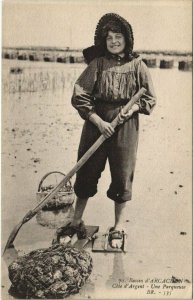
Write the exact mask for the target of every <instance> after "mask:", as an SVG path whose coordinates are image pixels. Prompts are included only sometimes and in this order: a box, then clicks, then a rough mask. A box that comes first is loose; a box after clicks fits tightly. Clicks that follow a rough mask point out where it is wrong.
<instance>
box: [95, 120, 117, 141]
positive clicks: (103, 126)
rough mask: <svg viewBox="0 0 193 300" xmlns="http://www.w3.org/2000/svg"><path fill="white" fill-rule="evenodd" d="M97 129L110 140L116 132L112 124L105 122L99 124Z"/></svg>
mask: <svg viewBox="0 0 193 300" xmlns="http://www.w3.org/2000/svg"><path fill="white" fill-rule="evenodd" d="M97 127H98V129H99V131H100V133H102V134H103V135H104V137H105V138H109V137H110V136H111V135H112V134H113V133H114V132H115V130H114V128H113V127H112V126H111V123H108V122H105V121H103V120H101V121H100V122H99V123H98V126H97Z"/></svg>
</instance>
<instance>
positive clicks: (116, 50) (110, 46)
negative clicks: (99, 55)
mask: <svg viewBox="0 0 193 300" xmlns="http://www.w3.org/2000/svg"><path fill="white" fill-rule="evenodd" d="M106 43H107V50H108V51H109V52H110V53H112V54H118V55H123V54H124V49H125V37H124V35H123V34H122V33H119V32H113V31H109V32H108V35H107V37H106Z"/></svg>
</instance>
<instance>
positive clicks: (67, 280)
mask: <svg viewBox="0 0 193 300" xmlns="http://www.w3.org/2000/svg"><path fill="white" fill-rule="evenodd" d="M92 267H93V265H92V258H91V256H90V254H89V253H87V252H86V251H84V250H78V249H76V248H73V247H70V246H66V247H65V246H63V245H59V244H56V245H53V246H52V247H50V248H47V249H39V250H35V251H32V252H30V253H29V254H26V255H24V256H22V257H19V258H18V259H17V260H16V261H14V262H13V263H12V264H11V265H10V266H9V268H8V270H9V278H10V280H11V283H12V285H11V287H10V290H9V293H10V294H11V295H13V296H15V297H19V298H22V299H32V298H36V299H45V298H47V299H63V298H65V297H68V296H69V295H71V294H75V293H78V292H79V290H80V289H81V287H82V286H83V285H84V284H85V282H86V280H87V279H88V277H89V275H90V274H91V272H92Z"/></svg>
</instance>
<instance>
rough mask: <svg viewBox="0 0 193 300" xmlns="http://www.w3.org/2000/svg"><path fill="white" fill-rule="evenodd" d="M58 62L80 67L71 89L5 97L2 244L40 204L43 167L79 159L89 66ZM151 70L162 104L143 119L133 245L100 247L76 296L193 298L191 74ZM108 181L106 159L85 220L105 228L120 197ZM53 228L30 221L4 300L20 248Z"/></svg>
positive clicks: (47, 238) (34, 244) (43, 243)
mask: <svg viewBox="0 0 193 300" xmlns="http://www.w3.org/2000/svg"><path fill="white" fill-rule="evenodd" d="M18 63H19V62H18ZM18 63H17V64H18ZM9 65H11V63H10V62H9ZM9 65H8V67H9ZM51 65H52V66H54V67H55V68H60V70H61V69H62V70H63V71H64V73H65V71H66V70H67V69H68V71H69V68H71V69H72V71H70V72H72V74H73V76H72V80H69V81H67V84H66V87H65V88H64V89H58V90H55V91H52V92H51V91H42V92H31V93H26V92H25V93H24V92H23V93H20V94H19V93H15V94H13V93H11V94H9V93H7V92H6V93H4V94H3V97H2V105H3V107H2V109H3V115H2V249H3V248H4V246H5V243H6V241H7V238H8V236H9V234H10V232H11V230H12V229H13V227H14V226H15V225H16V224H17V223H18V222H20V221H21V219H22V218H23V217H24V215H25V213H27V211H28V210H30V209H33V208H34V207H35V206H36V204H37V199H36V192H37V188H38V184H39V182H40V180H41V178H42V177H43V176H44V174H46V173H47V172H50V171H55V170H58V171H62V172H64V173H66V172H67V171H69V170H70V169H71V168H72V167H73V166H74V164H75V163H76V155H77V149H78V144H79V137H80V133H81V127H82V124H83V121H82V120H81V119H80V117H79V115H78V113H77V112H76V111H75V110H74V109H73V108H72V107H71V104H70V96H71V94H72V88H73V80H74V79H75V77H76V75H77V74H78V73H80V72H81V70H82V69H83V67H82V68H81V67H78V68H79V69H78V71H77V69H76V71H74V70H73V68H75V66H73V67H72V66H70V67H69V66H67V65H63V66H61V65H60V66H59V67H58V65H57V66H56V64H48V65H46V63H44V68H46V66H49V68H50V66H51ZM33 66H35V64H34V65H33ZM65 68H67V69H65ZM150 71H151V74H152V78H153V82H154V86H155V90H156V94H157V97H158V104H157V106H156V108H155V110H154V111H153V113H152V115H151V116H144V115H141V116H140V140H139V147H138V156H137V164H136V172H135V178H134V186H133V199H132V201H131V202H130V203H129V207H128V218H127V222H126V227H127V251H128V252H127V253H126V254H112V253H110V254H104V253H101V254H98V253H96V254H93V253H92V254H91V255H92V257H93V261H94V269H93V273H92V274H91V277H90V279H89V281H88V283H87V284H86V286H85V287H84V288H83V289H82V291H81V293H80V294H77V295H75V296H73V297H72V298H77V299H88V298H93V299H96V298H97V299H110V298H112V299H123V298H128V299H131V298H141V299H149V298H152V299H155V297H158V298H160V299H162V298H171V297H173V298H175V299H177V298H179V299H191V281H192V268H191V266H192V262H191V253H192V243H191V237H192V232H191V230H192V229H191V228H192V226H191V225H192V219H191V182H192V181H191V84H192V83H191V73H190V72H180V71H178V70H177V69H176V68H174V69H172V70H160V69H158V68H156V69H151V70H150ZM73 182H74V177H73V179H72V183H73ZM109 183H110V173H109V168H108V165H107V167H106V169H105V171H104V173H103V175H102V178H101V180H100V182H99V186H98V193H97V195H96V196H95V197H93V198H92V199H90V201H89V203H88V206H87V208H86V211H85V215H84V221H85V223H86V224H90V225H100V226H101V230H105V229H106V228H107V227H109V226H110V225H112V224H113V218H114V211H113V202H112V201H111V200H110V199H108V198H107V196H106V190H107V189H108V185H109ZM54 233H55V230H54V229H50V228H46V227H43V226H40V225H39V224H38V223H37V221H36V218H33V219H32V220H30V221H29V222H28V223H26V224H25V225H23V227H22V228H21V230H20V231H19V233H18V236H17V237H16V239H15V242H14V245H15V249H12V253H11V252H9V253H7V254H6V255H5V257H4V258H2V299H12V297H11V296H9V295H8V288H9V286H10V282H9V279H8V276H7V266H8V264H9V263H10V262H11V261H12V260H13V259H14V258H15V257H17V255H22V254H24V253H27V252H29V251H31V250H34V249H39V248H42V247H48V246H50V244H51V241H52V238H53V236H54ZM88 251H90V248H89V249H88ZM172 276H174V277H175V278H180V279H182V280H183V281H182V283H181V284H179V285H180V286H182V285H184V286H185V288H178V289H172V290H171V288H168V287H164V286H163V284H164V283H163V280H164V279H171V278H172ZM155 278H157V279H159V280H160V281H162V282H159V284H158V283H157V285H160V287H157V288H156V287H155V286H151V284H150V280H153V279H155ZM148 280H149V281H148ZM154 283H155V282H154ZM131 284H136V285H138V288H137V287H134V286H131ZM171 285H172V284H171ZM174 285H175V284H173V286H174ZM140 286H141V287H140ZM149 290H153V292H152V293H153V294H150V292H148V291H149ZM167 292H171V294H169V293H168V294H167Z"/></svg>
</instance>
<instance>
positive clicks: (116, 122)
mask: <svg viewBox="0 0 193 300" xmlns="http://www.w3.org/2000/svg"><path fill="white" fill-rule="evenodd" d="M145 91H146V89H145V88H141V89H140V90H139V92H138V93H136V94H135V95H134V96H133V97H132V98H131V100H130V101H129V102H128V103H127V104H126V105H125V106H124V108H123V112H124V113H127V111H128V110H129V109H130V108H131V107H132V106H133V104H134V103H136V102H137V101H138V100H139V99H140V97H141V96H142V95H143V94H144V93H145ZM111 125H112V126H113V128H115V127H116V126H117V125H119V115H118V116H117V117H116V118H115V119H114V120H113V122H112V123H111ZM105 140H106V138H105V137H104V135H101V136H100V137H99V138H98V140H97V141H96V142H95V143H94V144H93V145H92V146H91V148H90V149H89V150H88V151H87V152H86V153H85V154H84V155H83V156H82V157H81V159H80V160H79V161H78V162H77V163H76V165H75V166H74V167H73V168H72V169H71V170H70V172H68V173H67V175H66V176H65V177H64V178H63V179H62V181H61V182H60V183H59V184H58V185H57V186H56V187H55V188H54V189H53V190H51V191H50V193H48V194H47V195H46V196H45V197H44V199H43V200H42V201H41V202H40V203H39V204H38V205H37V206H36V207H35V208H34V209H33V210H31V211H29V212H28V213H27V214H26V215H25V217H24V218H23V220H22V221H21V222H20V223H19V224H18V225H16V226H15V228H14V229H13V230H12V232H11V234H10V236H9V239H8V241H7V244H6V246H5V250H6V249H7V248H9V247H10V245H11V244H12V243H13V241H14V239H15V237H16V235H17V233H18V231H19V229H20V228H21V226H22V225H23V224H24V223H26V222H27V221H29V220H30V219H31V218H32V217H33V216H35V215H36V214H37V212H38V211H39V210H40V209H41V208H42V207H44V206H45V205H46V203H47V202H48V201H49V200H50V199H52V198H53V197H54V196H55V195H56V194H57V193H58V192H59V191H60V189H61V188H62V187H63V186H64V185H65V184H66V183H67V182H68V181H69V180H70V178H71V177H72V176H73V175H74V174H75V173H76V172H77V171H78V170H79V169H80V168H81V167H82V166H83V165H84V164H85V162H86V161H87V160H88V159H89V158H90V157H91V156H92V154H93V153H94V152H95V151H96V150H97V149H98V148H99V147H100V145H101V144H102V143H103V142H104V141H105ZM5 250H4V252H5Z"/></svg>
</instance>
